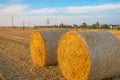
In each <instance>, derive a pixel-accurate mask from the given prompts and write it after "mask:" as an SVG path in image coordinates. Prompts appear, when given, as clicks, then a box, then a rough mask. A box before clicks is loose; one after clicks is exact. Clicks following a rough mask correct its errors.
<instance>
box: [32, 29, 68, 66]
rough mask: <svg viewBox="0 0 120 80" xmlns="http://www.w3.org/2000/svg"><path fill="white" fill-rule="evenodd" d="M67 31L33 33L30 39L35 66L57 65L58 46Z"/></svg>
mask: <svg viewBox="0 0 120 80" xmlns="http://www.w3.org/2000/svg"><path fill="white" fill-rule="evenodd" d="M67 31H68V30H67V29H49V30H40V31H33V32H32V34H31V38H30V52H31V57H32V60H33V62H34V63H35V64H37V65H39V66H40V67H43V66H45V65H51V64H55V63H57V44H58V41H59V39H60V37H61V35H62V34H63V33H65V32H67Z"/></svg>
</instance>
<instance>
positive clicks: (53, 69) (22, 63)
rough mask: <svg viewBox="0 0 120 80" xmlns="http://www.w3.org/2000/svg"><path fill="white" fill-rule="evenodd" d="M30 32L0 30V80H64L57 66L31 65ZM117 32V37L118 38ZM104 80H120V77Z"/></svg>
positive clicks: (29, 30) (119, 34)
mask: <svg viewBox="0 0 120 80" xmlns="http://www.w3.org/2000/svg"><path fill="white" fill-rule="evenodd" d="M31 31H32V29H28V30H24V31H23V30H20V29H16V30H14V29H12V30H10V29H0V80H1V78H2V80H65V78H64V77H63V76H62V74H61V72H60V70H59V69H58V67H57V65H53V66H47V67H44V68H40V67H38V66H36V65H34V64H33V63H32V61H31V57H30V52H29V37H30V33H31ZM110 32H111V31H110ZM119 32H120V31H119ZM119 32H117V36H120V33H119ZM114 33H115V31H114ZM104 80H120V76H119V75H118V76H115V77H113V78H109V79H104Z"/></svg>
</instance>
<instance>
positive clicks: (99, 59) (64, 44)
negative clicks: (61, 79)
mask: <svg viewBox="0 0 120 80" xmlns="http://www.w3.org/2000/svg"><path fill="white" fill-rule="evenodd" d="M57 52H58V65H59V67H60V69H61V72H62V73H63V75H64V76H65V77H66V79H67V80H101V79H103V78H106V77H111V76H114V75H117V74H120V41H119V40H118V39H117V38H116V37H115V36H114V35H113V34H111V33H109V32H105V31H94V32H93V31H86V32H79V33H78V34H77V33H76V32H67V33H65V34H63V36H62V37H61V39H60V41H59V44H58V50H57Z"/></svg>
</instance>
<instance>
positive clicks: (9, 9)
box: [0, 4, 28, 14]
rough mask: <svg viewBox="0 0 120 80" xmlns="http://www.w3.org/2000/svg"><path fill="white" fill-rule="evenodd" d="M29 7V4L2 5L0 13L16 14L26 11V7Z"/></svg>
mask: <svg viewBox="0 0 120 80" xmlns="http://www.w3.org/2000/svg"><path fill="white" fill-rule="evenodd" d="M27 8H28V5H20V4H15V5H10V6H3V5H2V6H0V13H1V14H16V13H21V12H22V11H25V9H27Z"/></svg>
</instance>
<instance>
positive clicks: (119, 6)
mask: <svg viewBox="0 0 120 80" xmlns="http://www.w3.org/2000/svg"><path fill="white" fill-rule="evenodd" d="M65 9H66V12H67V13H70V12H71V13H89V12H93V11H94V12H95V11H106V10H112V9H120V4H106V5H98V6H82V7H66V8H65Z"/></svg>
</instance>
